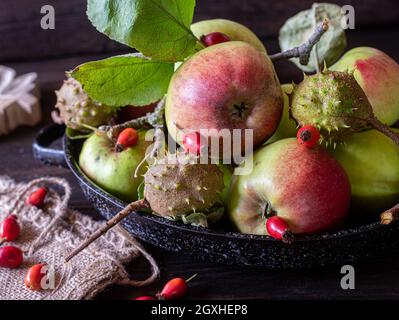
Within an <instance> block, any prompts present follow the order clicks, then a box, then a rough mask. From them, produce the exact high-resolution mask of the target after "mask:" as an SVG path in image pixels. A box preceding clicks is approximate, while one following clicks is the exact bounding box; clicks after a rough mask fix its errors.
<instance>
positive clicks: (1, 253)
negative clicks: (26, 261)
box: [0, 246, 23, 269]
mask: <svg viewBox="0 0 399 320" xmlns="http://www.w3.org/2000/svg"><path fill="white" fill-rule="evenodd" d="M22 261H23V255H22V251H21V249H19V248H16V247H13V246H5V247H2V248H0V267H2V268H10V269H13V268H18V267H19V266H20V265H21V264H22Z"/></svg>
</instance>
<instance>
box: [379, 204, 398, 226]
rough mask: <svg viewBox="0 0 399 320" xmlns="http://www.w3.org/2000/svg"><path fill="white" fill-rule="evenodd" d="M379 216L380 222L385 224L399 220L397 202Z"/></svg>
mask: <svg viewBox="0 0 399 320" xmlns="http://www.w3.org/2000/svg"><path fill="white" fill-rule="evenodd" d="M380 218H381V223H382V224H386V225H387V224H390V223H392V222H394V221H397V220H399V204H397V205H396V206H394V207H393V208H391V209H389V210H387V211H385V212H383V213H381V216H380Z"/></svg>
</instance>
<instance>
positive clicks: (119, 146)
mask: <svg viewBox="0 0 399 320" xmlns="http://www.w3.org/2000/svg"><path fill="white" fill-rule="evenodd" d="M138 140H139V135H138V133H137V130H135V129H133V128H126V129H124V130H123V131H122V132H121V133H120V134H119V135H118V139H117V141H116V146H115V150H116V151H117V152H121V151H123V150H124V149H126V148H129V147H133V146H135V145H136V144H137V141H138Z"/></svg>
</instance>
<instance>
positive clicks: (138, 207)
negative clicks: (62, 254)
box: [65, 199, 149, 262]
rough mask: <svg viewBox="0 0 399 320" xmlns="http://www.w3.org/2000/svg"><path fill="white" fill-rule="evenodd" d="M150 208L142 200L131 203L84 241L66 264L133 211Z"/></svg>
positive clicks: (69, 256)
mask: <svg viewBox="0 0 399 320" xmlns="http://www.w3.org/2000/svg"><path fill="white" fill-rule="evenodd" d="M147 208H149V204H148V202H147V200H145V199H142V200H138V201H135V202H132V203H130V204H129V205H128V206H126V207H125V208H124V209H123V210H121V211H120V212H119V213H118V214H117V215H116V216H114V217H113V218H112V219H110V220H108V221H107V223H106V224H105V225H104V226H103V227H101V228H100V229H98V230H97V231H95V232H94V233H93V234H92V235H91V236H90V237H88V238H87V239H86V240H84V241H83V242H82V243H81V244H80V245H79V246H78V247H77V248H75V249H74V250H73V251H72V252H71V253H70V254H69V255H68V256H67V257H66V258H65V262H68V261H69V260H71V259H72V258H73V257H75V256H76V255H77V254H78V253H79V252H81V251H82V250H84V249H85V248H87V247H88V246H89V245H90V244H91V243H92V242H93V241H95V240H97V239H98V238H99V237H101V236H102V235H104V234H105V233H106V232H107V231H108V230H109V229H111V228H113V227H114V226H116V225H117V224H118V223H119V222H121V221H122V220H123V219H124V218H126V217H127V216H128V215H129V214H130V213H132V212H133V211H139V210H143V209H147Z"/></svg>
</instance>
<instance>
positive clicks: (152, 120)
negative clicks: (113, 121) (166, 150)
mask: <svg viewBox="0 0 399 320" xmlns="http://www.w3.org/2000/svg"><path fill="white" fill-rule="evenodd" d="M164 111H165V98H163V99H162V100H161V101H159V102H158V104H157V106H156V107H155V110H154V112H149V113H147V114H146V115H145V116H142V117H140V118H137V119H132V120H129V121H126V122H124V123H120V124H117V125H114V126H100V127H99V128H98V130H99V131H102V132H106V133H107V136H108V138H109V139H111V140H113V141H114V140H116V138H117V137H118V135H119V133H120V132H121V131H122V130H124V129H126V128H134V129H140V128H143V127H145V126H146V125H150V126H152V127H156V126H159V125H160V124H163V115H164Z"/></svg>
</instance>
